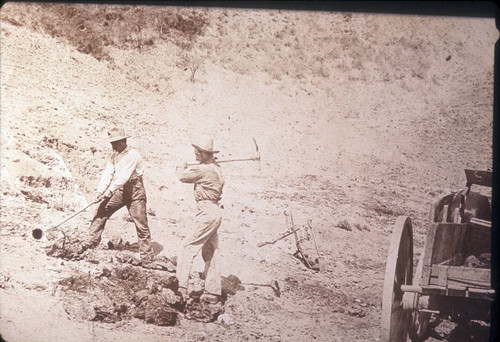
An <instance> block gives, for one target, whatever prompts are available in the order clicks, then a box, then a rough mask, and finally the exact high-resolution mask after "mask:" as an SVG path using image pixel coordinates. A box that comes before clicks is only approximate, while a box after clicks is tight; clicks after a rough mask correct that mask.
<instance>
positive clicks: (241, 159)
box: [187, 137, 260, 168]
mask: <svg viewBox="0 0 500 342" xmlns="http://www.w3.org/2000/svg"><path fill="white" fill-rule="evenodd" d="M252 139H253V143H254V144H255V152H256V156H255V157H251V158H236V159H225V160H217V159H216V160H215V161H216V162H217V163H232V162H241V161H258V162H259V163H260V152H259V146H258V145H257V141H255V138H253V137H252ZM187 165H188V166H194V165H200V164H199V163H191V164H187ZM259 166H260V164H259ZM259 168H260V167H259Z"/></svg>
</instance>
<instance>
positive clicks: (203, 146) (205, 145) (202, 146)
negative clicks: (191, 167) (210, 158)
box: [191, 137, 219, 153]
mask: <svg viewBox="0 0 500 342" xmlns="http://www.w3.org/2000/svg"><path fill="white" fill-rule="evenodd" d="M191 146H193V147H194V148H196V149H197V150H200V151H202V152H207V153H219V151H214V140H213V139H212V138H208V137H198V138H195V139H193V141H192V142H191Z"/></svg>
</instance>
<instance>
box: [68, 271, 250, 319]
mask: <svg viewBox="0 0 500 342" xmlns="http://www.w3.org/2000/svg"><path fill="white" fill-rule="evenodd" d="M240 283H241V282H240V280H239V279H238V278H237V277H236V276H234V275H230V276H228V277H227V278H225V277H222V292H223V296H222V300H221V301H219V302H217V303H206V302H203V301H201V300H200V297H197V296H194V297H193V298H191V299H190V300H189V301H187V302H186V301H185V300H184V299H183V298H182V296H181V294H180V292H178V290H179V282H178V280H177V278H176V277H175V276H174V275H173V274H168V273H157V272H154V271H153V270H147V269H146V270H145V269H142V268H138V267H134V266H131V265H127V266H124V267H116V268H113V269H108V268H106V267H104V268H103V269H102V271H101V272H98V273H97V274H95V275H91V274H90V273H87V274H79V275H73V276H71V277H68V278H65V279H63V280H61V281H60V282H59V287H60V289H61V291H62V292H63V293H64V296H63V298H64V301H65V302H66V303H67V305H68V306H72V307H74V303H73V302H72V300H75V301H85V300H88V303H86V305H87V306H90V308H88V309H89V312H86V311H85V310H80V311H79V312H78V311H76V312H75V310H73V315H76V316H78V315H80V316H83V317H79V318H84V319H87V320H90V321H98V322H103V323H116V322H119V321H123V320H130V319H132V318H138V319H142V320H144V321H146V322H147V323H149V324H154V325H159V326H174V325H178V324H179V318H180V317H181V316H182V317H184V318H186V319H192V320H196V321H199V322H205V323H207V322H214V321H217V320H219V322H220V323H222V324H225V325H230V324H233V321H232V320H231V319H230V318H229V316H228V315H225V316H222V317H221V315H223V314H224V302H225V299H227V295H228V294H234V293H235V291H237V290H241V289H244V288H243V287H241V286H240V285H239V284H240ZM71 293H75V294H76V295H74V296H71V295H70V294H71ZM83 295H84V296H83ZM92 298H94V299H92ZM95 298H99V300H95ZM219 317H221V318H219Z"/></svg>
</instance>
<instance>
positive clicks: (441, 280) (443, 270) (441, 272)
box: [437, 267, 448, 286]
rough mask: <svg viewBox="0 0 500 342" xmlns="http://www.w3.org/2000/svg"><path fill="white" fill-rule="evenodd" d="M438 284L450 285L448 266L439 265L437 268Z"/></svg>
mask: <svg viewBox="0 0 500 342" xmlns="http://www.w3.org/2000/svg"><path fill="white" fill-rule="evenodd" d="M437 274H438V276H437V285H439V286H447V285H448V267H439V268H438V269H437Z"/></svg>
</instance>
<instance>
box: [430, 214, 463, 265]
mask: <svg viewBox="0 0 500 342" xmlns="http://www.w3.org/2000/svg"><path fill="white" fill-rule="evenodd" d="M434 228H435V234H434V241H433V245H432V257H431V264H432V265H434V264H439V263H441V262H443V261H445V260H447V259H451V258H454V257H455V256H456V255H457V254H459V253H461V252H462V248H463V243H464V235H465V232H466V229H467V224H466V223H439V224H436V225H435V227H434ZM462 262H463V260H460V261H459V262H458V264H461V263H462Z"/></svg>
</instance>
